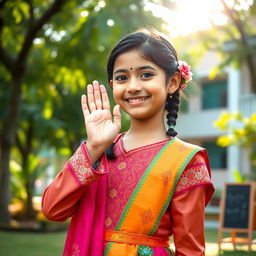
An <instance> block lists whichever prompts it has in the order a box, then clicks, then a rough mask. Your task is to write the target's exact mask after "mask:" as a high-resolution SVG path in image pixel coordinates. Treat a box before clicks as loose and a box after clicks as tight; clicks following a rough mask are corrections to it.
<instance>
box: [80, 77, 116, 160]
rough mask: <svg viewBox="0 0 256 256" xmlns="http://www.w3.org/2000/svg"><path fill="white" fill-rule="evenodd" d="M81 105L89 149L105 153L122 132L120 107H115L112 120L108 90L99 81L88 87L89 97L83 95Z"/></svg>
mask: <svg viewBox="0 0 256 256" xmlns="http://www.w3.org/2000/svg"><path fill="white" fill-rule="evenodd" d="M81 105H82V110H83V115H84V122H85V127H86V132H87V137H88V141H87V144H86V146H87V149H88V150H90V151H93V150H94V151H95V150H96V151H100V152H101V151H102V153H103V152H104V151H105V150H106V149H107V148H108V146H109V145H110V144H111V143H112V142H113V140H114V139H115V137H116V136H117V134H118V132H119V131H120V128H121V114H120V109H119V105H116V106H115V107H114V109H113V116H114V118H112V114H111V112H110V104H109V98H108V95H107V91H106V88H105V86H104V85H99V83H98V82H97V81H93V83H92V85H91V84H89V85H88V86H87V97H86V95H82V97H81ZM89 153H90V155H91V154H93V153H92V152H89ZM93 158H94V157H93Z"/></svg>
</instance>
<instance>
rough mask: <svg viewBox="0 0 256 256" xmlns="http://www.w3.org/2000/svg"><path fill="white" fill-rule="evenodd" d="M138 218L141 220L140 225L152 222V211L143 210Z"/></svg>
mask: <svg viewBox="0 0 256 256" xmlns="http://www.w3.org/2000/svg"><path fill="white" fill-rule="evenodd" d="M140 217H141V220H142V224H143V225H146V224H148V223H149V222H150V221H152V220H153V215H152V211H151V210H150V209H148V210H145V211H143V212H141V214H140Z"/></svg>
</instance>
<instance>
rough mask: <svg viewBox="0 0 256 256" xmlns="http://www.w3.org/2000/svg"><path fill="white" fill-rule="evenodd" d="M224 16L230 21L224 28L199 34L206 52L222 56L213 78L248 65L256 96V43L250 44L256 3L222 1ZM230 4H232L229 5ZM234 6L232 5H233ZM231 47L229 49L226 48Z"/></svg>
mask: <svg viewBox="0 0 256 256" xmlns="http://www.w3.org/2000/svg"><path fill="white" fill-rule="evenodd" d="M221 3H222V5H223V13H224V14H225V16H226V17H227V19H228V21H227V23H226V24H224V25H221V26H219V25H215V24H214V22H213V21H212V25H213V27H212V29H211V30H209V31H204V32H202V31H200V32H198V33H197V34H196V35H195V36H197V37H198V36H200V41H201V43H202V45H203V46H204V47H205V48H206V49H207V50H213V51H215V52H216V53H217V54H218V55H219V56H221V57H222V62H221V64H220V65H219V66H218V67H215V68H214V69H213V70H212V72H211V74H210V76H211V78H213V77H214V76H216V75H217V74H221V73H223V68H224V67H226V66H230V65H233V66H234V67H236V68H238V67H240V66H241V65H246V67H247V68H248V71H249V77H250V84H251V86H250V87H251V92H252V93H256V82H255V81H256V61H255V59H256V51H255V44H254V45H253V43H251V42H252V41H253V37H254V36H255V33H256V29H255V24H254V23H255V17H256V2H255V1H253V2H252V1H250V0H245V1H243V0H234V1H226V0H221ZM228 3H229V4H228ZM230 4H232V5H230ZM228 45H229V46H232V47H226V46H228Z"/></svg>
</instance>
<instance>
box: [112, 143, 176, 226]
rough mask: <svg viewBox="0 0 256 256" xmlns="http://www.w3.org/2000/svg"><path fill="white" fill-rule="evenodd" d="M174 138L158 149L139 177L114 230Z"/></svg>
mask: <svg viewBox="0 0 256 256" xmlns="http://www.w3.org/2000/svg"><path fill="white" fill-rule="evenodd" d="M175 140H176V138H174V139H172V140H170V141H169V142H168V143H167V144H165V145H164V146H163V148H162V149H161V150H160V151H159V153H158V154H157V155H156V156H155V158H154V159H153V161H152V162H151V164H150V165H149V166H148V168H147V170H146V171H145V173H144V174H143V176H142V178H141V179H140V181H139V183H138V185H137V187H136V188H135V190H134V192H133V194H132V195H131V198H130V199H129V201H128V202H127V204H126V206H125V209H124V211H123V213H122V215H121V217H120V219H119V221H118V223H117V225H116V228H115V230H118V229H119V228H120V226H121V225H122V223H123V221H124V218H125V216H126V215H127V213H128V211H129V210H130V208H131V205H132V203H133V202H134V200H135V197H136V195H137V194H138V193H139V191H140V189H141V187H142V186H143V184H144V182H145V180H146V178H147V177H148V175H149V173H150V171H151V169H152V168H153V166H154V165H155V163H156V161H157V160H158V158H159V157H160V156H161V155H162V153H163V152H164V151H165V149H166V148H167V147H168V146H169V145H170V144H172V143H173V142H174V141H175Z"/></svg>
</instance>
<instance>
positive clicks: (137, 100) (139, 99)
mask: <svg viewBox="0 0 256 256" xmlns="http://www.w3.org/2000/svg"><path fill="white" fill-rule="evenodd" d="M148 98H150V97H149V96H140V97H131V98H127V99H125V100H126V101H127V102H128V103H130V104H140V103H143V102H144V101H145V100H147V99H148Z"/></svg>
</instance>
